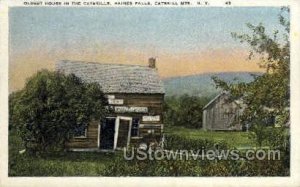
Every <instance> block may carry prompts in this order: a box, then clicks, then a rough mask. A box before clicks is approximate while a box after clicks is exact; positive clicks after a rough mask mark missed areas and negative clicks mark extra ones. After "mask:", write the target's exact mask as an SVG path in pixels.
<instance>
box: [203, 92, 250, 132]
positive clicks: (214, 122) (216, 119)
mask: <svg viewBox="0 0 300 187" xmlns="http://www.w3.org/2000/svg"><path fill="white" fill-rule="evenodd" d="M243 110H244V105H243V103H242V102H241V101H239V100H234V101H232V100H231V99H230V95H229V94H228V93H226V92H222V93H220V94H219V95H217V96H216V97H215V98H214V99H212V100H211V101H210V102H209V103H208V104H207V105H206V106H204V107H203V115H202V116H203V117H202V120H203V122H202V124H203V129H205V130H222V131H224V130H225V131H226V130H242V124H241V120H240V116H241V114H242V112H243Z"/></svg>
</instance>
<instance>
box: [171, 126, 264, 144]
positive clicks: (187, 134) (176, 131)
mask: <svg viewBox="0 0 300 187" xmlns="http://www.w3.org/2000/svg"><path fill="white" fill-rule="evenodd" d="M165 134H166V135H167V136H168V135H176V136H180V137H181V138H185V139H190V140H203V141H204V140H207V141H208V142H225V143H226V144H227V145H228V146H230V148H232V147H235V148H240V147H253V146H255V141H254V140H253V139H249V134H250V132H241V131H204V130H202V129H191V128H184V127H167V128H165ZM263 145H265V144H263Z"/></svg>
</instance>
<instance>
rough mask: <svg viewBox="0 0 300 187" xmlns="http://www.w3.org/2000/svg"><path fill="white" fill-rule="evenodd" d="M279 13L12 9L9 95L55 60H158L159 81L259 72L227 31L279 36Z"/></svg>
mask: <svg viewBox="0 0 300 187" xmlns="http://www.w3.org/2000/svg"><path fill="white" fill-rule="evenodd" d="M279 13H280V8H279V7H252V8H246V7H244V8H242V7H239V8H237V7H236V8H221V7H219V8H217V7H211V8H199V7H197V8H158V7H155V8H154V7H153V8H149V7H148V8H86V7H85V8H62V7H59V8H47V7H39V8H37V7H35V8H29V7H13V8H10V10H9V24H10V28H9V29H10V30H9V33H10V43H9V45H10V46H9V49H10V62H9V63H10V64H9V65H10V68H9V78H10V82H9V85H10V91H14V90H18V89H20V88H22V87H23V86H24V83H25V80H26V78H28V77H30V76H32V75H33V74H34V73H36V72H37V71H38V70H40V69H43V68H46V69H50V70H54V66H55V62H57V61H59V60H64V59H67V60H83V61H94V62H101V63H118V64H139V65H147V63H148V62H147V61H148V58H149V57H156V58H157V68H158V72H159V74H160V76H161V77H162V78H167V77H176V76H187V75H194V74H201V73H208V72H240V71H251V72H254V71H262V69H260V68H259V67H258V65H257V64H256V61H255V60H253V61H247V60H246V59H247V55H248V52H249V48H248V47H247V46H246V45H245V44H241V43H240V42H238V41H236V40H234V39H233V38H232V37H231V32H237V33H248V32H249V29H248V28H247V26H246V23H252V24H258V23H263V24H264V25H265V27H266V30H267V31H270V33H272V31H274V30H280V31H281V30H283V29H282V27H281V26H280V24H279V22H278V14H279Z"/></svg>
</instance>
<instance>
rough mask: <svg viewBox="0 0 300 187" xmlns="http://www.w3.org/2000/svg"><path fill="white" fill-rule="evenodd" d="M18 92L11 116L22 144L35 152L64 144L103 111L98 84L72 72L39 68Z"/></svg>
mask: <svg viewBox="0 0 300 187" xmlns="http://www.w3.org/2000/svg"><path fill="white" fill-rule="evenodd" d="M17 95H18V97H14V101H12V102H11V103H12V105H11V107H12V109H11V111H12V112H11V115H12V116H11V120H12V123H13V126H14V127H16V128H17V130H18V133H19V135H20V136H21V138H22V140H23V142H24V145H25V147H26V148H27V149H30V150H32V151H35V152H46V151H50V150H55V149H61V148H63V147H64V145H65V142H66V141H68V140H69V139H70V138H71V137H72V135H73V134H74V132H75V129H76V128H79V127H80V126H82V125H86V124H88V123H89V122H90V120H92V119H95V120H99V119H100V118H103V117H104V116H105V114H106V109H105V105H106V99H105V97H104V94H103V92H102V91H101V88H100V86H99V85H98V84H96V83H84V82H83V81H82V80H81V79H80V78H78V77H76V76H75V75H73V74H70V75H64V74H62V73H59V72H50V71H47V70H42V71H40V72H38V73H37V74H36V75H34V76H33V77H31V78H30V79H29V80H28V81H27V83H26V85H25V87H24V89H23V90H21V91H20V92H18V94H17Z"/></svg>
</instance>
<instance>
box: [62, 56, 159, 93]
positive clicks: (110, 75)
mask: <svg viewBox="0 0 300 187" xmlns="http://www.w3.org/2000/svg"><path fill="white" fill-rule="evenodd" d="M56 70H57V71H60V72H63V73H66V74H71V73H73V74H75V75H76V76H77V77H80V78H81V79H82V80H83V81H85V82H97V83H99V84H100V86H101V87H102V90H103V92H104V93H148V94H163V93H165V91H164V87H163V83H162V81H161V80H160V78H159V75H158V73H157V71H156V69H154V68H150V67H148V66H140V65H125V64H104V63H97V62H83V61H69V60H63V61H60V62H58V63H57V64H56Z"/></svg>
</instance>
